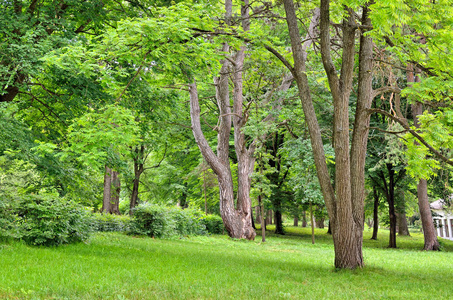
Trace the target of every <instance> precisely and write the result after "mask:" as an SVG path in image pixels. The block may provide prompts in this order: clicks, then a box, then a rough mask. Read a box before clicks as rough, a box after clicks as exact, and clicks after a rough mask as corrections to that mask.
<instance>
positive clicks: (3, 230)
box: [0, 199, 17, 242]
mask: <svg viewBox="0 0 453 300" xmlns="http://www.w3.org/2000/svg"><path fill="white" fill-rule="evenodd" d="M10 203H11V202H9V201H5V199H0V242H6V241H8V240H10V239H12V238H15V237H17V226H15V223H14V219H15V218H14V211H13V206H12V205H11V204H10Z"/></svg>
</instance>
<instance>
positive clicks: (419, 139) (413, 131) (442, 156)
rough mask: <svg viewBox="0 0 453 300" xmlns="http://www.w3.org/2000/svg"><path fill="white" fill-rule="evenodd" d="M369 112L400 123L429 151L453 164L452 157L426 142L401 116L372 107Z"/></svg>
mask: <svg viewBox="0 0 453 300" xmlns="http://www.w3.org/2000/svg"><path fill="white" fill-rule="evenodd" d="M368 112H369V113H370V114H372V113H379V114H382V115H384V116H387V117H388V118H390V119H392V120H394V121H396V122H398V123H399V124H401V126H403V128H404V129H406V131H408V132H409V133H410V134H412V136H414V137H415V138H416V139H417V140H418V141H419V142H420V143H422V144H423V145H424V146H425V147H426V148H428V149H429V151H431V153H433V154H434V155H435V156H437V157H438V158H439V159H440V160H442V161H443V162H445V163H447V164H449V165H450V166H453V161H452V160H451V159H449V158H447V157H446V156H444V155H443V154H442V153H440V152H439V151H438V150H436V149H434V147H433V146H431V145H430V144H429V143H428V142H426V141H425V139H424V138H423V137H422V136H420V135H419V134H418V133H417V132H416V131H415V130H413V129H411V128H410V127H409V125H408V124H407V123H406V122H404V121H403V120H401V119H400V118H398V117H395V116H394V115H392V114H390V113H388V112H386V111H385V110H382V109H378V108H370V109H368Z"/></svg>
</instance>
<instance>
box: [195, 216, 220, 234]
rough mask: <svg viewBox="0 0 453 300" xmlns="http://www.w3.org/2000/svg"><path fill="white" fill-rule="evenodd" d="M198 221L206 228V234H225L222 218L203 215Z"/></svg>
mask: <svg viewBox="0 0 453 300" xmlns="http://www.w3.org/2000/svg"><path fill="white" fill-rule="evenodd" d="M200 221H201V223H202V224H203V225H204V226H205V227H206V231H207V232H208V233H211V234H223V233H224V232H225V227H224V226H223V221H222V217H220V216H218V215H204V216H202V217H201V218H200Z"/></svg>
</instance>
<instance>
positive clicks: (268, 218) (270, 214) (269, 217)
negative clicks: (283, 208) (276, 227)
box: [266, 209, 273, 225]
mask: <svg viewBox="0 0 453 300" xmlns="http://www.w3.org/2000/svg"><path fill="white" fill-rule="evenodd" d="M272 215H273V213H272V210H270V209H269V210H268V211H267V217H266V224H268V225H272V224H273V223H272Z"/></svg>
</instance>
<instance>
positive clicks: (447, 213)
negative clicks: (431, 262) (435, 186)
mask: <svg viewBox="0 0 453 300" xmlns="http://www.w3.org/2000/svg"><path fill="white" fill-rule="evenodd" d="M431 210H432V211H433V212H434V213H435V215H434V216H433V221H434V226H436V229H437V236H440V237H442V238H444V239H449V240H453V213H452V211H451V210H447V209H446V206H445V204H444V200H442V199H441V200H437V201H434V202H433V203H431Z"/></svg>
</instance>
